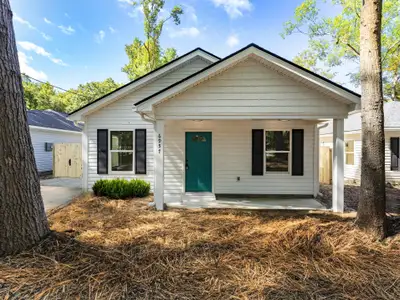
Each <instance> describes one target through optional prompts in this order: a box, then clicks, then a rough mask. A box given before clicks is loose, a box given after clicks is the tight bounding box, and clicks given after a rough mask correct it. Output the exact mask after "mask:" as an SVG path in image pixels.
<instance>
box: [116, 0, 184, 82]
mask: <svg viewBox="0 0 400 300" xmlns="http://www.w3.org/2000/svg"><path fill="white" fill-rule="evenodd" d="M133 5H134V6H141V8H142V10H143V15H144V35H145V41H142V40H140V39H139V38H135V39H134V40H133V43H132V44H130V45H125V52H126V54H127V56H128V59H129V62H128V63H127V64H126V65H125V66H124V67H123V68H122V71H123V72H125V73H126V74H127V75H128V78H129V79H130V80H135V79H136V78H138V77H140V76H143V75H145V74H147V73H149V72H151V71H153V70H155V69H157V68H158V67H160V66H162V65H163V64H166V63H167V62H169V61H171V60H173V59H175V58H176V57H177V54H176V50H175V49H173V48H168V49H166V50H163V49H162V48H161V46H160V36H161V34H162V31H163V28H164V25H165V23H166V22H167V21H169V20H172V21H173V23H174V24H175V25H179V24H180V16H181V15H182V14H183V10H182V8H181V7H180V6H175V7H174V8H173V9H172V10H171V11H170V12H169V14H168V15H167V16H166V17H162V16H161V12H162V10H163V9H164V6H165V0H141V1H136V2H133Z"/></svg>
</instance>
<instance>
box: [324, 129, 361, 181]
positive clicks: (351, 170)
mask: <svg viewBox="0 0 400 300" xmlns="http://www.w3.org/2000/svg"><path fill="white" fill-rule="evenodd" d="M345 140H346V141H348V140H354V165H346V164H345V165H344V178H345V179H348V180H360V177H361V136H360V135H359V134H345ZM320 145H321V146H323V147H329V148H331V149H332V148H333V142H332V136H325V137H320Z"/></svg>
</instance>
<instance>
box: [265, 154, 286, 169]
mask: <svg viewBox="0 0 400 300" xmlns="http://www.w3.org/2000/svg"><path fill="white" fill-rule="evenodd" d="M265 165H266V171H267V172H288V171H289V153H267V154H266V159H265Z"/></svg>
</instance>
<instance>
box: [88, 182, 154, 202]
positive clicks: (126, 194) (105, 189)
mask: <svg viewBox="0 0 400 300" xmlns="http://www.w3.org/2000/svg"><path fill="white" fill-rule="evenodd" d="M92 189H93V192H94V194H95V195H96V196H99V197H107V198H110V199H127V198H135V197H138V198H143V197H146V196H148V195H149V193H150V183H148V182H146V181H144V180H142V179H132V180H130V181H128V180H126V179H123V178H116V179H100V180H97V181H96V182H95V183H94V185H93V187H92Z"/></svg>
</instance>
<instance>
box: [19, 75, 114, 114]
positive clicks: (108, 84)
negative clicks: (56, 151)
mask: <svg viewBox="0 0 400 300" xmlns="http://www.w3.org/2000/svg"><path fill="white" fill-rule="evenodd" d="M22 78H23V81H22V85H23V88H24V99H25V102H26V107H27V108H28V109H38V110H45V109H52V110H55V111H59V112H71V111H74V110H75V109H78V108H79V107H81V106H84V105H86V104H88V103H90V102H92V101H94V100H96V99H97V98H100V97H101V96H103V95H105V94H108V93H110V92H112V91H114V90H115V89H117V88H118V87H120V86H121V85H120V84H119V83H116V82H115V81H114V80H113V79H112V78H107V79H106V80H104V81H98V82H89V83H86V84H80V85H79V86H78V88H76V89H70V90H68V91H67V92H60V91H56V89H55V88H53V87H52V86H51V85H50V83H48V82H46V83H40V82H38V83H36V82H33V81H31V80H30V79H29V78H28V77H26V76H23V77H22Z"/></svg>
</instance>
